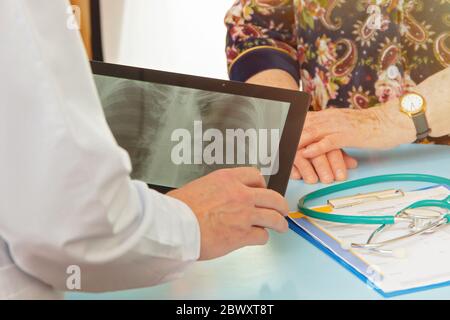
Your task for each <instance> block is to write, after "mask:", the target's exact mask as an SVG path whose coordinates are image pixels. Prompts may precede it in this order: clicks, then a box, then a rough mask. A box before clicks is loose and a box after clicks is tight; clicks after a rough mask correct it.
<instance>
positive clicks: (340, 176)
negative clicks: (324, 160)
mask: <svg viewBox="0 0 450 320" xmlns="http://www.w3.org/2000/svg"><path fill="white" fill-rule="evenodd" d="M346 178H347V177H346V176H345V172H344V170H342V169H338V170H336V179H337V180H339V181H342V180H345V179H346Z"/></svg>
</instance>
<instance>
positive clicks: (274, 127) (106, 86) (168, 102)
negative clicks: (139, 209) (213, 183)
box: [95, 75, 290, 188]
mask: <svg viewBox="0 0 450 320" xmlns="http://www.w3.org/2000/svg"><path fill="white" fill-rule="evenodd" d="M95 82H96V85H97V89H98V92H99V96H100V99H101V102H102V105H103V108H104V112H105V116H106V119H107V122H108V124H109V126H110V128H111V130H112V132H113V134H114V136H115V138H116V140H117V142H118V143H119V145H120V146H121V147H122V148H124V149H125V150H127V151H128V153H129V154H130V158H131V162H132V165H133V172H132V177H133V178H134V179H139V180H142V181H145V182H147V183H149V184H153V185H161V186H167V187H171V188H177V187H180V186H182V185H184V184H186V183H188V182H189V181H192V180H194V179H196V178H199V177H201V176H204V175H206V174H208V173H210V172H212V171H214V170H217V169H219V168H227V167H236V166H255V167H258V168H260V169H261V172H262V174H263V175H264V176H265V178H266V180H267V181H268V180H269V179H270V175H272V174H276V173H277V170H278V167H277V166H278V162H277V161H278V147H279V141H280V139H281V134H282V132H283V129H284V124H285V121H286V117H287V114H288V111H289V106H290V104H289V103H285V102H279V101H271V100H265V99H257V98H251V97H244V96H236V95H232V94H225V93H218V92H209V91H203V90H197V89H192V88H185V87H177V86H171V85H165V84H157V83H149V82H143V81H137V80H128V79H121V78H114V77H109V76H103V75H95Z"/></svg>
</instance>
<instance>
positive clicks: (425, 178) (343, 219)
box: [298, 173, 450, 225]
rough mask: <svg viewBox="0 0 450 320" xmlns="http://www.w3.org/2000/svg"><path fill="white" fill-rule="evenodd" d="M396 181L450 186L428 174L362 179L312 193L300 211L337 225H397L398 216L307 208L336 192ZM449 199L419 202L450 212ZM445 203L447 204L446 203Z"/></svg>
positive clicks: (300, 201) (406, 174)
mask: <svg viewBox="0 0 450 320" xmlns="http://www.w3.org/2000/svg"><path fill="white" fill-rule="evenodd" d="M395 181H416V182H430V183H433V184H437V185H446V186H449V185H450V179H447V178H443V177H438V176H433V175H427V174H409V173H403V174H388V175H380V176H373V177H367V178H362V179H358V180H353V181H348V182H344V183H341V184H337V185H333V186H330V187H326V188H323V189H320V190H317V191H314V192H311V193H309V194H307V195H305V196H304V197H302V198H301V199H300V200H299V201H298V209H299V211H300V212H301V213H303V214H304V215H306V216H308V217H310V218H314V219H319V220H324V221H329V222H336V223H345V224H380V225H383V224H384V225H392V224H394V223H395V220H396V215H390V216H355V215H345V214H329V213H323V212H319V211H315V210H312V209H309V208H307V207H306V203H307V202H308V201H311V200H313V199H316V198H321V197H324V196H326V195H330V194H333V193H336V192H340V191H344V190H350V189H354V188H359V187H363V186H367V185H372V184H378V183H385V182H395ZM448 200H449V198H447V199H446V201H437V200H424V201H419V202H418V206H421V207H422V206H425V205H428V204H430V205H435V206H438V207H446V208H447V209H449V210H450V203H449V202H448ZM444 202H445V203H444Z"/></svg>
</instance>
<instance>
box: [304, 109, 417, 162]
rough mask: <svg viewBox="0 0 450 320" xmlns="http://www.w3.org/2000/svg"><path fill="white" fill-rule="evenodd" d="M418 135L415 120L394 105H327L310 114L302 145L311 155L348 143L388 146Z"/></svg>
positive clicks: (362, 146)
mask: <svg viewBox="0 0 450 320" xmlns="http://www.w3.org/2000/svg"><path fill="white" fill-rule="evenodd" d="M414 139H415V128H414V124H413V122H412V120H411V119H409V117H408V116H406V115H404V114H402V113H400V112H399V111H395V110H394V109H393V108H392V107H388V106H379V107H375V108H371V109H367V110H353V109H327V110H324V111H319V112H310V113H309V114H308V117H307V121H306V124H305V129H304V130H303V133H302V137H301V140H300V145H299V148H300V149H303V148H304V150H303V152H302V156H303V157H305V158H309V159H311V158H315V157H318V156H320V155H324V154H327V153H328V152H330V151H332V150H339V149H342V148H345V147H353V148H371V149H388V148H391V147H395V146H397V145H399V144H402V143H409V142H412V141H414Z"/></svg>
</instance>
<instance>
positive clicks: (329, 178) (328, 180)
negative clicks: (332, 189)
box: [322, 175, 334, 184]
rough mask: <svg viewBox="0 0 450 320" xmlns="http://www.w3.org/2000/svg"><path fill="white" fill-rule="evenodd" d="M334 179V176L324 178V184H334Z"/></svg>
mask: <svg viewBox="0 0 450 320" xmlns="http://www.w3.org/2000/svg"><path fill="white" fill-rule="evenodd" d="M333 180H334V179H333V177H332V176H328V175H327V176H324V177H323V179H322V183H326V184H329V183H332V182H333Z"/></svg>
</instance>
